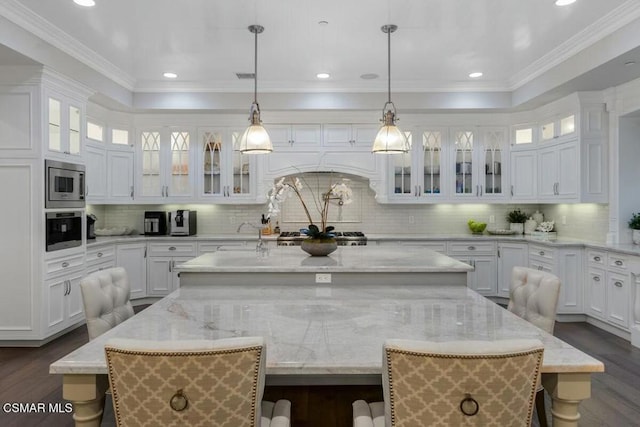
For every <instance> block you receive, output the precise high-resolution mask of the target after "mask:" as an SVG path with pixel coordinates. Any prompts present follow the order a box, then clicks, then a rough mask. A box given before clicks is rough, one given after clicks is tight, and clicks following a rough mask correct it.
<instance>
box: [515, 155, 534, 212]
mask: <svg viewBox="0 0 640 427" xmlns="http://www.w3.org/2000/svg"><path fill="white" fill-rule="evenodd" d="M537 176H538V169H537V153H536V151H535V150H528V151H517V152H512V153H511V189H510V192H511V199H513V200H536V199H537V197H538V194H537V185H536V179H537Z"/></svg>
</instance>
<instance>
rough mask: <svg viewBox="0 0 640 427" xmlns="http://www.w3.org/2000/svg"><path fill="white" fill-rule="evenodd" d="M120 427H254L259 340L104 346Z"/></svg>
mask: <svg viewBox="0 0 640 427" xmlns="http://www.w3.org/2000/svg"><path fill="white" fill-rule="evenodd" d="M105 352H106V357H107V365H108V369H109V384H110V386H111V391H112V394H113V406H114V413H115V418H116V424H117V426H119V427H124V426H137V427H144V426H149V427H156V426H218V427H224V426H227V427H239V426H247V427H254V426H258V425H259V422H260V402H261V400H262V393H263V389H264V364H265V352H266V349H265V343H264V339H263V338H231V339H223V340H217V341H171V342H144V341H142V342H141V341H133V340H124V339H121V340H111V341H109V342H108V343H107V344H106V346H105Z"/></svg>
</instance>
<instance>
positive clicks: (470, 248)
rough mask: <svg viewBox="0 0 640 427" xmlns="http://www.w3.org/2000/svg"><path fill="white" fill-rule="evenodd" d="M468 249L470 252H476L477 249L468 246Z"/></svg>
mask: <svg viewBox="0 0 640 427" xmlns="http://www.w3.org/2000/svg"><path fill="white" fill-rule="evenodd" d="M467 249H468V250H470V251H475V250H476V247H475V246H467Z"/></svg>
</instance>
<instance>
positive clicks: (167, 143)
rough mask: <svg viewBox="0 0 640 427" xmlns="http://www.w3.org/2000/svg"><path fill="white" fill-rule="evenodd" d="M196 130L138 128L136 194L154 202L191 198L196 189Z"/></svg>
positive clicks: (188, 199) (136, 196)
mask: <svg viewBox="0 0 640 427" xmlns="http://www.w3.org/2000/svg"><path fill="white" fill-rule="evenodd" d="M193 134H194V132H192V131H191V130H189V129H178V128H158V129H144V130H140V131H139V132H138V141H137V145H136V159H137V162H136V163H137V164H136V179H135V181H136V185H137V189H136V192H135V198H136V199H137V200H147V201H154V202H162V203H164V202H169V201H190V200H192V198H193V197H194V196H195V192H194V190H193V188H194V185H193V181H194V179H193V154H192V152H193V150H192V149H191V144H192V136H193Z"/></svg>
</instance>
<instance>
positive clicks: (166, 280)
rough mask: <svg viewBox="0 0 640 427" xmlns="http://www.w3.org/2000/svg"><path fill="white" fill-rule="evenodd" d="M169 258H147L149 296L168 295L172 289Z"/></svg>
mask: <svg viewBox="0 0 640 427" xmlns="http://www.w3.org/2000/svg"><path fill="white" fill-rule="evenodd" d="M172 262H173V259H172V258H171V257H149V259H148V261H147V278H148V282H149V287H148V289H147V294H148V295H149V296H165V295H169V293H170V292H171V290H172V288H173V272H172V270H171V264H172Z"/></svg>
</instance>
